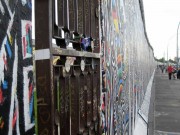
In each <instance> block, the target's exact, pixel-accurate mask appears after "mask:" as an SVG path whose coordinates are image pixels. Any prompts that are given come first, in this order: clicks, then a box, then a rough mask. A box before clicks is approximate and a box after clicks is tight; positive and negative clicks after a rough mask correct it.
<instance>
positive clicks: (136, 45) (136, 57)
mask: <svg viewBox="0 0 180 135" xmlns="http://www.w3.org/2000/svg"><path fill="white" fill-rule="evenodd" d="M100 2H101V6H100V11H101V14H102V18H103V19H102V20H101V53H102V54H103V55H102V77H103V78H102V94H101V128H102V133H103V134H107V135H115V134H116V135H127V134H129V135H132V134H133V131H134V127H135V122H136V118H137V112H138V109H139V108H140V106H141V104H142V100H143V97H144V94H145V92H146V87H147V84H148V82H149V79H150V77H151V75H152V74H153V71H154V56H153V50H152V48H151V46H150V45H149V44H148V39H147V37H146V35H145V29H144V23H143V20H142V12H141V9H140V4H141V3H140V1H139V0H101V1H100Z"/></svg>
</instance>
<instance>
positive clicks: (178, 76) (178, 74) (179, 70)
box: [177, 68, 180, 79]
mask: <svg viewBox="0 0 180 135" xmlns="http://www.w3.org/2000/svg"><path fill="white" fill-rule="evenodd" d="M177 79H180V68H179V69H178V70H177Z"/></svg>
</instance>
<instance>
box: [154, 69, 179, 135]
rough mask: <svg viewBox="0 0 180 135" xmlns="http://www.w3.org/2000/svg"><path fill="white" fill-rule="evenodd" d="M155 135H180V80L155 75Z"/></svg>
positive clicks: (165, 74)
mask: <svg viewBox="0 0 180 135" xmlns="http://www.w3.org/2000/svg"><path fill="white" fill-rule="evenodd" d="M154 82H155V102H154V122H155V123H154V130H155V131H154V135H180V80H177V79H175V80H174V79H172V80H168V75H167V73H164V74H162V73H161V72H160V71H156V73H155V78H154Z"/></svg>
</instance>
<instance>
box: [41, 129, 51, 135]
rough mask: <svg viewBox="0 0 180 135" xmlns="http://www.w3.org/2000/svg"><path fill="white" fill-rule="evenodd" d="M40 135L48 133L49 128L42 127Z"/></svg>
mask: <svg viewBox="0 0 180 135" xmlns="http://www.w3.org/2000/svg"><path fill="white" fill-rule="evenodd" d="M40 135H49V130H48V129H47V128H45V129H43V131H41V133H40Z"/></svg>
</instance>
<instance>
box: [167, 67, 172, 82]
mask: <svg viewBox="0 0 180 135" xmlns="http://www.w3.org/2000/svg"><path fill="white" fill-rule="evenodd" d="M167 71H168V76H169V80H171V76H172V72H173V67H172V66H171V65H169V66H168V68H167Z"/></svg>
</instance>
